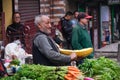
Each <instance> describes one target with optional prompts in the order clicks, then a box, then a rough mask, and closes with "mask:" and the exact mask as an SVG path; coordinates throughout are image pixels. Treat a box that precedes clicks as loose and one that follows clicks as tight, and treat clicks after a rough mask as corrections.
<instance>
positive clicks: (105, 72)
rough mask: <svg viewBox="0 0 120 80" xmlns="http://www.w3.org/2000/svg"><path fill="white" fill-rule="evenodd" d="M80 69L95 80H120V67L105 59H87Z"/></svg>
mask: <svg viewBox="0 0 120 80" xmlns="http://www.w3.org/2000/svg"><path fill="white" fill-rule="evenodd" d="M79 69H80V70H81V71H82V72H83V73H84V74H85V75H86V76H88V77H92V78H94V79H95V80H120V65H119V64H118V63H117V62H115V61H113V60H111V59H108V58H105V57H100V58H98V59H85V60H84V63H83V64H81V65H79Z"/></svg>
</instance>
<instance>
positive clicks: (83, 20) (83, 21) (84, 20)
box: [80, 18, 89, 25]
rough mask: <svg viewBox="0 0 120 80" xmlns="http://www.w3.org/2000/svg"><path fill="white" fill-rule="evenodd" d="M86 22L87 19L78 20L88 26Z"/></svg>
mask: <svg viewBox="0 0 120 80" xmlns="http://www.w3.org/2000/svg"><path fill="white" fill-rule="evenodd" d="M88 20H89V19H86V18H83V19H81V20H80V22H81V23H82V24H83V25H87V24H88Z"/></svg>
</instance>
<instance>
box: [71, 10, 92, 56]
mask: <svg viewBox="0 0 120 80" xmlns="http://www.w3.org/2000/svg"><path fill="white" fill-rule="evenodd" d="M90 18H92V16H89V15H87V14H86V13H84V12H80V13H79V15H78V21H79V23H78V24H77V25H76V26H75V27H74V28H73V31H72V47H73V49H74V50H80V49H84V48H89V47H93V46H92V41H91V38H90V35H89V33H88V30H87V29H86V25H87V24H88V21H89V19H90ZM93 56H94V53H93V52H92V53H91V54H90V55H89V56H87V58H93Z"/></svg>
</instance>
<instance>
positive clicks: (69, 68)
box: [68, 66, 80, 72]
mask: <svg viewBox="0 0 120 80" xmlns="http://www.w3.org/2000/svg"><path fill="white" fill-rule="evenodd" d="M68 70H70V71H71V70H72V71H77V72H79V71H80V70H79V69H77V68H76V67H73V66H69V67H68Z"/></svg>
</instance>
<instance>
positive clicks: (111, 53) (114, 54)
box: [95, 41, 120, 61]
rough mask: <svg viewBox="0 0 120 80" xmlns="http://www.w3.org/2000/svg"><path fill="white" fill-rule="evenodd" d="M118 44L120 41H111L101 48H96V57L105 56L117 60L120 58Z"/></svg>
mask: <svg viewBox="0 0 120 80" xmlns="http://www.w3.org/2000/svg"><path fill="white" fill-rule="evenodd" d="M118 44H120V41H118V42H115V43H111V44H109V45H106V46H104V47H102V48H100V49H96V50H95V58H98V57H101V56H105V57H107V58H111V59H113V60H115V61H117V60H118Z"/></svg>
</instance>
